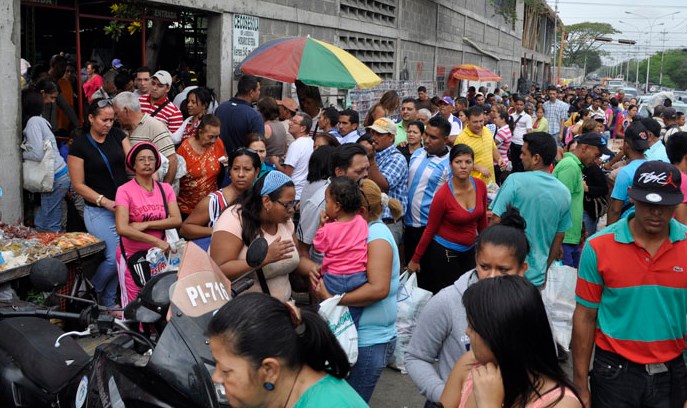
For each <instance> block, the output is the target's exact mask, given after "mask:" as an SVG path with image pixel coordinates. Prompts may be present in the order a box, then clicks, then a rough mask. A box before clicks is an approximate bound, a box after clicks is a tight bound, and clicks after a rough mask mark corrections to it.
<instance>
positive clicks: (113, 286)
mask: <svg viewBox="0 0 687 408" xmlns="http://www.w3.org/2000/svg"><path fill="white" fill-rule="evenodd" d="M83 218H84V222H85V223H86V229H87V230H88V232H89V233H90V234H92V235H95V236H96V237H97V238H98V239H100V240H101V241H104V242H105V260H104V261H102V262H101V263H100V265H98V269H96V271H95V275H93V278H91V283H93V286H94V287H95V291H96V293H97V294H98V303H100V304H101V305H103V306H107V307H113V306H114V305H115V304H116V300H115V297H116V296H117V286H118V285H119V279H118V277H117V260H116V255H115V252H116V251H117V246H118V245H119V235H117V230H116V228H115V215H114V213H113V212H112V211H109V210H106V209H105V208H101V207H93V206H90V205H85V206H84V211H83Z"/></svg>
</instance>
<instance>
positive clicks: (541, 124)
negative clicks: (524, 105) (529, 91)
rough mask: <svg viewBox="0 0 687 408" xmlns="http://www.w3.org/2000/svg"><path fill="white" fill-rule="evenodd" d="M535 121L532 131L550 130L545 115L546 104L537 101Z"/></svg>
mask: <svg viewBox="0 0 687 408" xmlns="http://www.w3.org/2000/svg"><path fill="white" fill-rule="evenodd" d="M534 112H535V115H536V116H535V119H534V123H533V124H532V132H548V128H549V121H548V120H547V119H546V118H545V117H544V113H545V110H544V106H543V104H542V105H540V104H539V103H537V108H536V110H535V111H534Z"/></svg>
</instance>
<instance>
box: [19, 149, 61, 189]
mask: <svg viewBox="0 0 687 408" xmlns="http://www.w3.org/2000/svg"><path fill="white" fill-rule="evenodd" d="M22 148H24V149H26V147H25V146H24V145H22ZM43 151H44V152H45V154H44V155H43V160H41V161H39V162H37V161H33V160H24V161H23V162H22V169H23V176H24V177H23V179H24V189H25V190H28V191H30V192H32V193H49V192H51V191H52V188H53V182H54V181H55V152H54V151H53V150H52V145H51V144H50V141H49V140H46V141H45V142H44V143H43Z"/></svg>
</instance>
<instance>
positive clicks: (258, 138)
mask: <svg viewBox="0 0 687 408" xmlns="http://www.w3.org/2000/svg"><path fill="white" fill-rule="evenodd" d="M246 147H247V148H249V149H251V150H253V151H255V153H257V154H258V157H260V174H258V177H257V178H260V177H262V176H264V175H265V174H267V172H269V171H272V170H274V165H272V164H271V163H268V162H267V160H266V159H267V143H266V142H265V136H263V135H261V134H260V133H255V132H253V133H250V134H248V138H246Z"/></svg>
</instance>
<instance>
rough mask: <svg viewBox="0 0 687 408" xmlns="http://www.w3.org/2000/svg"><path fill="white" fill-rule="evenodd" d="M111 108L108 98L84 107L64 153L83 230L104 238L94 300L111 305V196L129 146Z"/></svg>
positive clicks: (116, 238)
mask: <svg viewBox="0 0 687 408" xmlns="http://www.w3.org/2000/svg"><path fill="white" fill-rule="evenodd" d="M113 123H114V109H113V107H112V102H111V101H110V100H108V99H99V100H95V101H93V102H92V103H91V104H90V106H89V108H88V116H87V120H86V122H85V123H84V132H85V133H84V134H83V135H81V136H79V137H77V138H75V139H74V143H72V145H71V148H70V150H69V156H67V166H68V167H69V176H70V178H71V182H72V186H73V187H74V191H75V192H76V193H77V194H79V195H80V196H81V197H83V199H84V201H85V204H86V205H85V206H84V212H83V216H84V221H85V223H86V229H87V230H88V232H89V233H90V234H93V235H95V236H96V237H97V238H98V239H100V240H101V241H105V260H104V261H103V262H102V263H101V264H100V265H99V266H98V269H97V270H96V272H95V275H94V276H93V278H91V282H93V286H95V290H96V292H97V294H98V302H99V303H100V304H101V305H103V306H107V307H114V306H115V296H116V293H117V282H118V280H117V262H116V255H115V251H116V250H117V246H118V245H119V236H118V235H117V233H116V230H115V214H114V211H115V201H114V200H115V195H116V193H117V188H119V186H121V185H122V184H124V183H126V182H127V181H128V179H127V176H126V170H125V167H124V162H125V155H126V153H128V152H129V150H130V149H131V144H130V143H129V138H127V137H126V135H125V134H124V132H122V130H121V129H119V128H114V127H112V125H113Z"/></svg>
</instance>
